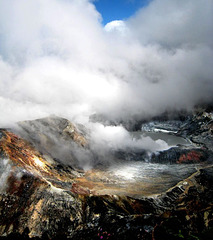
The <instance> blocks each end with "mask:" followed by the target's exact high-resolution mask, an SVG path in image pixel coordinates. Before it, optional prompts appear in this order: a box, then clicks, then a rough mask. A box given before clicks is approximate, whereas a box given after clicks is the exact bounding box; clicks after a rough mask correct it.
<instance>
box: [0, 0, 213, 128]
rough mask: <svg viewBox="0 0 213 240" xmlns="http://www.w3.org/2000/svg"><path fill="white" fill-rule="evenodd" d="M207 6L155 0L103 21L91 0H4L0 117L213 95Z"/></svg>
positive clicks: (197, 0)
mask: <svg viewBox="0 0 213 240" xmlns="http://www.w3.org/2000/svg"><path fill="white" fill-rule="evenodd" d="M212 10H213V3H212V1H211V0H205V1H204V0H203V1H202V0H189V1H187V2H186V1H177V0H173V1H168V0H161V1H159V0H154V1H151V2H150V4H149V5H148V6H147V7H145V8H142V9H141V10H139V11H138V12H137V13H136V14H135V16H132V17H131V18H130V19H127V20H126V21H123V22H122V24H120V25H121V28H122V29H121V30H122V31H120V30H119V26H118V27H117V28H115V29H112V31H110V30H109V29H108V30H107V31H106V28H104V27H103V26H102V25H101V15H100V13H98V12H97V11H96V9H95V7H94V5H93V3H92V2H90V1H86V0H80V1H79V0H78V1H77V0H69V1H68V0H63V1H59V0H51V1H50V0H46V1H42V0H38V1H35V0H30V1H26V0H19V1H17V0H8V1H6V2H5V1H3V0H1V1H0V109H1V119H0V124H1V125H5V124H6V125H7V124H8V123H11V122H13V121H19V120H26V119H34V118H38V117H43V116H48V115H49V114H56V115H59V116H63V117H67V118H69V119H75V120H77V121H81V122H82V121H83V122H86V121H87V120H88V118H89V116H90V115H92V114H104V115H105V116H107V117H108V118H109V119H118V120H119V119H122V120H129V119H134V117H135V116H137V117H139V118H143V117H145V116H155V115H158V114H161V113H162V112H164V111H167V110H181V109H187V110H190V109H192V108H193V107H194V106H195V105H196V104H198V103H201V102H207V103H209V102H212V96H213V94H212V92H213V91H212V90H213V89H212V88H213V84H212V82H213V81H212V76H213V69H212V67H211V66H212V62H213V43H212V39H213V29H212V27H211V23H212V22H213V15H212Z"/></svg>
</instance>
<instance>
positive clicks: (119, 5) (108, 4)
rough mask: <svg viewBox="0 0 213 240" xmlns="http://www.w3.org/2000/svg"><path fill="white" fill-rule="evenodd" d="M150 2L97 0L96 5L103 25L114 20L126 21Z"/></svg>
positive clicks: (146, 0)
mask: <svg viewBox="0 0 213 240" xmlns="http://www.w3.org/2000/svg"><path fill="white" fill-rule="evenodd" d="M149 1H150V0H95V1H94V4H95V6H96V8H97V10H98V11H99V12H100V13H101V15H102V18H103V22H102V23H103V24H104V25H105V24H107V23H108V22H111V21H113V20H124V19H127V18H128V17H130V16H132V15H133V14H134V13H135V12H136V11H137V10H138V9H139V8H141V7H143V6H145V5H147V4H148V2H149Z"/></svg>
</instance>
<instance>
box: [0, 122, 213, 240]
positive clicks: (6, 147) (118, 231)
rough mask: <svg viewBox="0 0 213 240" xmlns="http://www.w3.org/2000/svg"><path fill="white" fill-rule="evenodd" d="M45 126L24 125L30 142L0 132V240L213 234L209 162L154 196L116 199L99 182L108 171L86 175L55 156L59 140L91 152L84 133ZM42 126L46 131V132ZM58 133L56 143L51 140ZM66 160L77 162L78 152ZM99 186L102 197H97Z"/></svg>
mask: <svg viewBox="0 0 213 240" xmlns="http://www.w3.org/2000/svg"><path fill="white" fill-rule="evenodd" d="M38 122H39V123H38ZM38 122H30V123H29V122H27V123H21V125H22V128H23V129H25V132H24V133H22V134H23V136H24V135H25V136H27V135H28V137H27V139H28V141H26V140H24V139H23V138H21V137H19V136H17V135H16V134H14V133H13V132H11V131H9V130H5V129H1V130H0V179H1V181H0V236H1V237H0V239H28V238H33V239H69V238H71V239H182V238H183V237H185V238H186V239H194V238H195V237H197V238H199V239H208V236H212V227H213V202H212V199H213V189H212V184H213V166H212V164H211V162H205V159H204V164H203V163H202V164H201V165H197V170H196V171H195V172H194V173H193V174H192V175H190V176H189V177H187V178H186V179H183V181H180V182H178V183H177V184H176V185H175V186H172V187H171V188H168V189H167V190H166V191H165V190H163V191H162V192H160V193H159V194H157V195H154V196H149V197H144V196H143V194H142V193H141V196H140V197H137V198H133V197H129V196H127V195H129V194H126V195H125V194H124V193H119V192H118V194H114V193H113V190H114V188H113V184H109V182H107V179H104V178H101V179H100V180H98V179H97V174H98V173H99V174H100V175H101V174H102V173H103V170H102V172H101V171H99V170H98V169H96V170H95V171H91V172H90V173H85V172H83V171H82V170H81V171H80V170H78V169H77V168H75V169H74V168H73V167H71V166H68V165H64V164H62V163H59V162H58V160H57V158H56V159H54V156H53V152H54V151H52V152H51V150H53V146H54V144H56V143H57V141H61V143H65V142H69V144H70V145H69V146H70V147H71V146H74V145H77V146H78V147H80V148H84V149H86V148H87V147H88V141H87V139H86V138H85V135H84V134H83V129H82V130H81V129H78V127H76V126H74V125H72V124H71V123H69V122H68V121H67V120H64V119H61V120H60V119H59V118H57V119H56V120H55V119H54V118H53V119H45V120H44V119H43V120H39V121H38ZM38 125H42V126H43V128H42V129H43V130H42V131H40V132H39V130H38V128H37V126H38ZM44 126H46V127H47V128H48V131H44V129H45V128H44ZM67 126H68V127H67ZM39 129H41V128H40V126H39ZM66 129H67V130H66ZM33 132H34V133H35V134H33ZM53 133H54V135H55V136H56V137H55V139H54V138H51V136H52V135H53ZM48 134H49V135H48ZM57 139H58V140H57ZM29 141H31V143H29ZM50 141H52V142H51V144H50ZM32 143H33V145H32ZM73 144H74V145H73ZM60 145H62V144H60ZM42 146H43V148H42ZM57 146H58V145H57ZM37 149H39V150H40V151H38V150H37ZM67 154H70V157H72V155H71V154H72V152H69V151H68V152H67ZM67 156H68V155H67ZM67 156H66V157H67ZM73 159H75V157H74V158H73ZM95 187H96V189H99V191H94V188H95ZM107 187H108V191H107V194H106V192H105V195H103V194H101V191H100V189H101V188H107ZM150 191H151V188H150ZM110 192H111V193H110ZM193 237H194V238H193Z"/></svg>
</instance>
